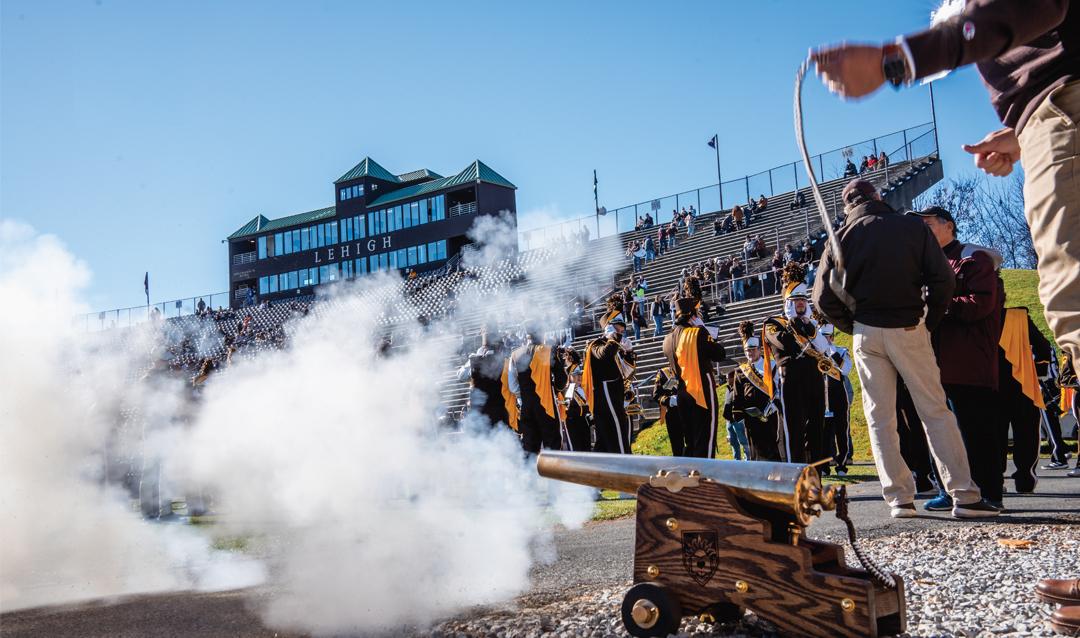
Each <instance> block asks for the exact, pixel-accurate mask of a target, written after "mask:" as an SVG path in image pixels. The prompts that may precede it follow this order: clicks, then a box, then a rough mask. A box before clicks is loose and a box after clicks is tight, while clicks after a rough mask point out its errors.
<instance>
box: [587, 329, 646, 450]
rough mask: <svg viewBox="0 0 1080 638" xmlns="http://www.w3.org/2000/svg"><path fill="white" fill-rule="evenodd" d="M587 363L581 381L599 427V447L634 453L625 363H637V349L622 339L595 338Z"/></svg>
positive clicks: (594, 423) (590, 345)
mask: <svg viewBox="0 0 1080 638" xmlns="http://www.w3.org/2000/svg"><path fill="white" fill-rule="evenodd" d="M584 358H585V366H584V370H583V371H582V378H581V384H582V388H583V389H584V390H585V396H586V399H587V400H588V402H589V409H590V411H591V412H592V416H593V426H594V427H595V429H596V451H597V452H608V453H611V454H630V417H628V416H627V415H626V408H625V407H624V405H623V401H624V399H625V398H626V385H625V381H626V379H625V377H624V376H623V365H624V364H623V363H622V362H627V363H633V360H634V353H633V352H632V351H627V350H625V349H623V347H622V346H621V345H620V344H619V342H618V341H616V340H614V339H608V338H600V339H594V340H593V341H590V342H589V344H588V345H587V346H585V357H584Z"/></svg>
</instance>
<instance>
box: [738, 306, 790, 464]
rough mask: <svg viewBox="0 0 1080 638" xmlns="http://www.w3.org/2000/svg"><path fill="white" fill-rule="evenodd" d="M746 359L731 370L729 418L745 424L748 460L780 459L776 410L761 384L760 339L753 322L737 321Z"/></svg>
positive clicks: (765, 388) (761, 360) (763, 362)
mask: <svg viewBox="0 0 1080 638" xmlns="http://www.w3.org/2000/svg"><path fill="white" fill-rule="evenodd" d="M739 335H740V336H741V337H742V342H743V352H744V353H745V354H746V362H745V363H742V364H740V365H739V367H738V368H736V369H735V380H734V384H733V386H734V387H733V388H732V402H731V418H732V420H734V421H742V422H743V424H745V425H746V436H747V438H748V439H749V442H750V460H751V461H779V460H780V426H779V410H777V408H776V403H775V402H774V401H773V399H772V397H771V396H769V389H768V388H769V384H767V383H765V378H764V375H765V359H764V358H763V357H762V356H761V339H759V338H758V337H757V336H755V335H754V323H753V322H752V321H743V322H742V323H740V324H739Z"/></svg>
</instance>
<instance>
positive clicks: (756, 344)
mask: <svg viewBox="0 0 1080 638" xmlns="http://www.w3.org/2000/svg"><path fill="white" fill-rule="evenodd" d="M743 347H744V348H760V347H761V339H758V338H757V337H750V338H749V339H747V340H746V341H743Z"/></svg>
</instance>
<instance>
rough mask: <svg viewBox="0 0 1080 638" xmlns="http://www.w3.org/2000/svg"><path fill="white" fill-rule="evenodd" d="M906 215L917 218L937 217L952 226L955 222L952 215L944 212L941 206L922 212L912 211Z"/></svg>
mask: <svg viewBox="0 0 1080 638" xmlns="http://www.w3.org/2000/svg"><path fill="white" fill-rule="evenodd" d="M908 215H917V216H919V217H937V218H938V219H940V220H942V221H947V222H949V223H951V224H952V225H953V226H955V225H956V220H955V219H953V216H952V213H950V212H949V211H947V210H945V209H944V208H942V207H941V206H931V207H929V208H925V209H923V210H913V211H911V212H910V213H908Z"/></svg>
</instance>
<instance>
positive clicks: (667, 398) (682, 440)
mask: <svg viewBox="0 0 1080 638" xmlns="http://www.w3.org/2000/svg"><path fill="white" fill-rule="evenodd" d="M678 394H679V379H678V377H676V376H675V372H674V371H673V370H672V369H671V366H664V367H662V368H660V369H659V370H657V371H656V376H655V377H654V378H653V393H652V398H653V400H654V401H656V402H657V403H658V404H659V405H660V420H661V421H663V422H664V427H666V428H667V433H668V440H669V441H671V454H672V456H685V455H686V432H685V431H684V430H683V426H682V421H681V420H680V419H679V397H678Z"/></svg>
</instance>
